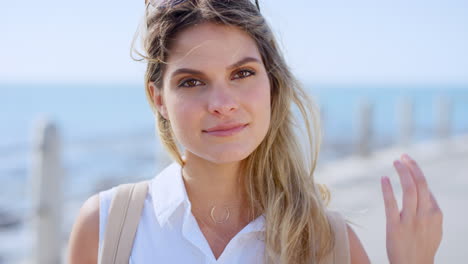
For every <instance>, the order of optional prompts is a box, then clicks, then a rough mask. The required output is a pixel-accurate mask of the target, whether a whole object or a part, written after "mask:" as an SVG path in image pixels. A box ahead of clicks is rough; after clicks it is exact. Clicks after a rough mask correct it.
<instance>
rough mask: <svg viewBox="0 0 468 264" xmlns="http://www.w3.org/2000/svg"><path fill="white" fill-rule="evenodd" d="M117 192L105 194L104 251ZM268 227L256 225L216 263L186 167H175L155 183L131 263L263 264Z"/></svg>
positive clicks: (101, 213)
mask: <svg viewBox="0 0 468 264" xmlns="http://www.w3.org/2000/svg"><path fill="white" fill-rule="evenodd" d="M115 190H116V188H115V187H114V188H112V189H109V190H107V191H103V192H101V193H100V194H99V198H100V210H99V251H101V247H102V239H103V238H104V232H105V228H106V222H107V215H108V212H109V207H110V203H111V200H112V197H113V195H114V193H115ZM264 222H265V218H264V216H260V217H258V218H257V219H255V220H254V221H252V222H250V223H249V224H248V225H247V226H246V227H244V228H243V229H242V230H241V231H240V232H239V233H238V234H237V235H236V236H235V237H234V238H232V240H231V241H230V242H229V244H228V245H227V246H226V248H225V249H224V251H223V253H222V254H221V256H219V258H218V259H217V260H216V259H215V257H214V255H213V252H212V251H211V248H210V246H209V244H208V242H207V240H206V239H205V237H204V236H203V233H202V232H201V230H200V228H199V226H198V223H197V221H196V220H195V218H194V217H193V215H192V213H191V204H190V200H189V199H188V196H187V192H186V190H185V185H184V182H183V179H182V173H181V167H180V165H179V164H178V163H173V164H171V165H170V166H168V167H167V168H165V169H164V170H163V171H162V172H161V173H160V174H159V175H158V176H156V177H155V178H154V179H152V180H151V181H150V184H149V190H148V195H147V196H146V200H145V204H144V207H143V212H142V216H141V219H140V223H139V225H138V230H137V233H136V236H135V241H134V244H133V249H132V253H131V255H130V261H129V263H131V264H145V263H151V264H153V263H155V264H158V263H192V264H197V263H223V264H224V263H226V264H228V263H244V264H249V263H261V262H262V259H263V252H264V250H265V244H264V242H263V237H264V236H263V234H264V233H263V231H264Z"/></svg>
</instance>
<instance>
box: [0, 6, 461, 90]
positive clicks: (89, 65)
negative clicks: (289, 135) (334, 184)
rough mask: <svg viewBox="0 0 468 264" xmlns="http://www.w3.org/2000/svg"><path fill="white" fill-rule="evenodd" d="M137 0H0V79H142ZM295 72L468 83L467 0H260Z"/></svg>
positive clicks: (330, 78)
mask: <svg viewBox="0 0 468 264" xmlns="http://www.w3.org/2000/svg"><path fill="white" fill-rule="evenodd" d="M143 2H144V1H143V0H136V1H135V0H132V1H122V0H112V1H110V0H100V1H95V0H94V1H91V0H79V1H59V0H44V1H31V0H26V1H2V2H1V3H0V38H1V41H0V83H28V84H34V83H38V84H39V83H41V84H43V83H125V84H127V83H128V84H135V83H142V82H143V75H144V68H145V65H144V63H141V62H135V61H133V60H132V59H131V58H130V45H131V42H132V39H133V36H134V34H135V31H136V29H137V26H138V24H139V23H140V21H141V18H142V15H143V12H144V3H143ZM260 6H261V10H262V13H263V14H264V16H265V17H266V18H267V20H268V21H269V23H270V25H271V26H272V27H273V30H274V31H275V33H276V35H277V38H278V41H279V42H280V46H281V47H282V49H283V51H284V53H285V57H286V59H287V62H288V64H289V65H290V67H291V68H292V70H293V72H294V73H295V74H296V76H297V77H298V78H299V79H300V80H302V81H305V82H315V83H330V84H333V83H348V84H349V83H350V84H353V83H357V84H362V83H369V84H373V83H385V84H393V83H395V84H462V85H468V48H467V47H468V15H467V14H468V1H466V0H439V1H434V0H426V1H422V0H391V1H390V0H387V1H384V0H328V1H316V0H289V1H284V0H260Z"/></svg>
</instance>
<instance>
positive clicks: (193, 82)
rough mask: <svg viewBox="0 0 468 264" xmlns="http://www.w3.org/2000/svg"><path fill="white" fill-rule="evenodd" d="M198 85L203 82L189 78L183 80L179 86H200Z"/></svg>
mask: <svg viewBox="0 0 468 264" xmlns="http://www.w3.org/2000/svg"><path fill="white" fill-rule="evenodd" d="M198 85H203V83H202V82H200V81H199V80H196V79H188V80H185V81H182V82H181V83H180V84H179V85H177V86H178V87H194V86H198Z"/></svg>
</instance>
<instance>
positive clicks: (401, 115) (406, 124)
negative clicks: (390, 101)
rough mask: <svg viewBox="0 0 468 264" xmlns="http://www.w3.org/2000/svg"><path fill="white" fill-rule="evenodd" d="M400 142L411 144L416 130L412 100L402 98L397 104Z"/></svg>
mask: <svg viewBox="0 0 468 264" xmlns="http://www.w3.org/2000/svg"><path fill="white" fill-rule="evenodd" d="M397 117H398V127H399V131H398V143H399V144H400V145H402V146H408V145H409V144H411V140H412V137H413V130H414V110H413V104H412V102H411V100H410V99H409V98H407V97H404V98H401V99H400V100H399V102H398V104H397Z"/></svg>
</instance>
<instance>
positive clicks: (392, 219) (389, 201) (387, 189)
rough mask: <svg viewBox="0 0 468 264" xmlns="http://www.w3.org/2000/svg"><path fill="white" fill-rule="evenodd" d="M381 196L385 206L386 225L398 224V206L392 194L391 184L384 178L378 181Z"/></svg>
mask: <svg viewBox="0 0 468 264" xmlns="http://www.w3.org/2000/svg"><path fill="white" fill-rule="evenodd" d="M380 183H381V187H382V194H383V199H384V204H385V216H386V217H387V223H398V222H399V221H400V212H399V211H398V204H397V201H396V199H395V195H394V194H393V188H392V184H391V183H390V179H389V178H388V177H386V176H384V177H382V178H381V179H380Z"/></svg>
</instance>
